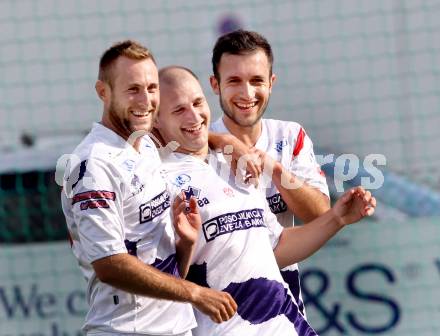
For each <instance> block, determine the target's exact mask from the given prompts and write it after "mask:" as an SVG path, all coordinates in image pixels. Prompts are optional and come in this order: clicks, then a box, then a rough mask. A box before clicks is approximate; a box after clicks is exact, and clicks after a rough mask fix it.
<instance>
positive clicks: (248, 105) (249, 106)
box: [235, 102, 257, 109]
mask: <svg viewBox="0 0 440 336" xmlns="http://www.w3.org/2000/svg"><path fill="white" fill-rule="evenodd" d="M235 105H237V106H238V107H239V108H242V109H250V108H252V107H254V106H255V105H257V102H254V103H250V104H241V103H235Z"/></svg>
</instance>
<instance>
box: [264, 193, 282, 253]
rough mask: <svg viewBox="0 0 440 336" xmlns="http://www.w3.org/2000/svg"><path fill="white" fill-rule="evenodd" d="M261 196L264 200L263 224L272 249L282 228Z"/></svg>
mask: <svg viewBox="0 0 440 336" xmlns="http://www.w3.org/2000/svg"><path fill="white" fill-rule="evenodd" d="M261 196H262V198H264V202H263V203H264V208H263V210H264V223H265V224H266V227H267V229H268V231H269V240H270V243H271V245H272V249H274V248H275V247H276V246H277V244H278V241H279V239H280V236H281V232H283V229H284V228H283V227H282V226H281V224H280V223H279V222H278V219H277V216H276V215H275V214H274V213H273V212H272V211H271V210H270V208H269V204H268V203H267V201H266V199H265V197H264V196H263V194H262V193H261Z"/></svg>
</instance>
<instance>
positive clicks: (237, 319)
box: [162, 153, 316, 336]
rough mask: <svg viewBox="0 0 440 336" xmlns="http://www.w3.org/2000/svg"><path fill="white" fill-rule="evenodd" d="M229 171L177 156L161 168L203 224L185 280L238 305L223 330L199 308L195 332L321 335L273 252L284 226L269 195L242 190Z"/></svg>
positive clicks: (215, 161) (212, 163) (219, 158)
mask: <svg viewBox="0 0 440 336" xmlns="http://www.w3.org/2000/svg"><path fill="white" fill-rule="evenodd" d="M214 158H215V159H214ZM220 162H223V164H220ZM224 166H225V162H224V160H223V159H222V156H221V155H218V156H215V155H212V156H211V160H210V164H207V163H205V162H204V161H202V160H199V159H198V158H194V157H192V156H190V155H185V154H178V153H174V154H171V155H169V156H168V157H166V158H165V159H164V160H163V165H162V167H163V169H165V170H166V172H165V174H166V176H167V180H168V182H169V184H170V188H174V189H175V192H174V193H177V192H180V191H184V193H185V195H186V197H187V198H189V197H190V196H194V197H195V198H196V199H197V202H198V205H199V211H200V215H201V218H202V228H201V232H200V236H199V240H198V243H197V246H196V250H195V254H194V257H193V259H192V265H191V268H190V272H189V274H188V277H187V279H188V280H191V281H194V282H196V283H198V284H199V285H202V286H206V287H210V288H214V289H218V290H223V291H226V292H228V293H230V294H231V295H232V297H233V298H234V299H235V301H236V302H237V304H238V310H237V313H236V314H235V315H234V317H232V318H231V319H230V320H229V321H227V322H223V323H220V324H216V323H214V322H212V321H211V320H210V318H209V317H207V316H206V315H204V314H202V313H200V312H198V311H197V310H195V314H196V319H197V324H198V327H197V328H196V329H194V330H193V334H194V335H196V336H207V335H216V336H221V335H225V336H226V335H228V336H235V335H236V336H243V335H246V336H253V335H255V336H265V335H267V336H273V335H277V336H284V335H286V336H287V335H289V336H291V335H316V333H315V332H314V331H313V329H312V328H311V327H310V326H309V324H308V323H307V321H306V320H305V318H304V316H303V315H302V314H301V313H300V312H299V308H298V306H297V304H296V302H295V299H294V297H293V295H292V293H291V292H290V290H289V288H288V285H287V284H286V283H285V282H284V280H283V278H282V275H281V273H280V270H279V268H278V265H277V263H276V260H275V256H274V254H273V248H274V247H275V246H276V245H277V243H278V239H279V236H280V234H281V232H282V230H283V227H282V226H281V225H279V223H278V222H277V220H276V217H275V216H274V215H273V214H272V212H271V211H270V209H269V207H268V204H267V202H266V200H265V198H264V195H263V193H262V192H261V191H258V190H256V189H255V188H254V187H253V186H248V187H247V188H244V187H240V188H239V187H237V185H236V184H235V183H234V182H232V181H231V179H232V180H234V177H233V176H230V174H229V168H228V167H227V168H226V170H225V169H224V168H223V167H224ZM225 172H226V174H224V173H225Z"/></svg>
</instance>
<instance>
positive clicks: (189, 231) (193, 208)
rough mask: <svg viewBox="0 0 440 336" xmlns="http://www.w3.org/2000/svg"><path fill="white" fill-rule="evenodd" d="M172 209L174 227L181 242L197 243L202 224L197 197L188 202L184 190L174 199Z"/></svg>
mask: <svg viewBox="0 0 440 336" xmlns="http://www.w3.org/2000/svg"><path fill="white" fill-rule="evenodd" d="M172 211H173V223H174V228H175V229H176V232H177V234H178V235H179V237H180V240H181V243H185V244H188V245H193V244H195V243H196V241H197V238H198V236H199V230H200V227H201V225H202V219H201V218H200V214H199V209H198V207H197V201H196V199H195V198H194V197H191V198H190V200H189V202H187V201H186V200H185V194H184V193H183V192H182V193H180V194H179V195H178V196H177V197H176V198H175V199H174V202H173V209H172Z"/></svg>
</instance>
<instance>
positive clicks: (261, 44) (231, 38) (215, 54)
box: [212, 29, 273, 80]
mask: <svg viewBox="0 0 440 336" xmlns="http://www.w3.org/2000/svg"><path fill="white" fill-rule="evenodd" d="M258 49H261V50H263V51H264V53H265V54H266V56H267V59H268V61H269V65H270V75H272V64H273V53H272V47H271V46H270V44H269V42H268V41H267V40H266V38H265V37H264V36H262V35H261V34H258V33H257V32H253V31H248V30H243V29H238V30H235V31H233V32H230V33H227V34H225V35H223V36H220V37H219V38H218V39H217V42H216V43H215V46H214V49H213V50H212V71H213V72H214V76H215V77H216V78H217V80H220V75H219V73H218V66H219V64H220V59H221V57H222V55H223V54H225V53H228V54H232V55H244V54H249V53H252V52H255V51H257V50H258Z"/></svg>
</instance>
